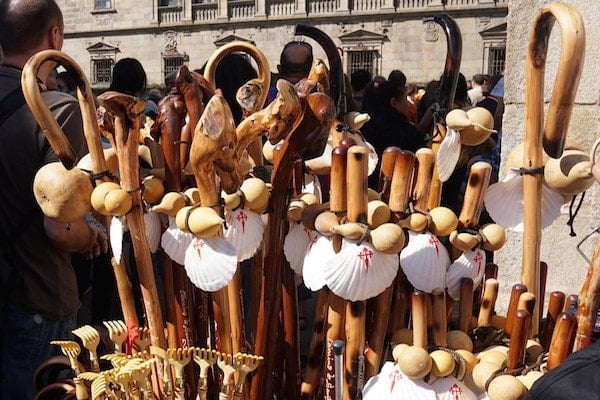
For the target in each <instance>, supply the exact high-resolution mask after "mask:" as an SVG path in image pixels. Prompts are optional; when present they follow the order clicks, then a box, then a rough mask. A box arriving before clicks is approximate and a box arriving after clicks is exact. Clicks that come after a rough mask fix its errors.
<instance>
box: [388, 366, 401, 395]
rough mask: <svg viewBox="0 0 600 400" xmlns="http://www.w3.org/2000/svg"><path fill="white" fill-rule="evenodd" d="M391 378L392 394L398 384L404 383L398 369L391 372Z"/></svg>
mask: <svg viewBox="0 0 600 400" xmlns="http://www.w3.org/2000/svg"><path fill="white" fill-rule="evenodd" d="M389 378H390V383H391V385H390V393H392V392H393V391H394V386H396V382H401V381H402V374H401V373H400V371H398V370H397V369H394V370H393V371H392V372H390V375H389Z"/></svg>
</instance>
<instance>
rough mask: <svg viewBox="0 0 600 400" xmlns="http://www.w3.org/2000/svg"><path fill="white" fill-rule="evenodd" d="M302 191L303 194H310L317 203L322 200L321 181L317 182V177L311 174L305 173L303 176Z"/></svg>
mask: <svg viewBox="0 0 600 400" xmlns="http://www.w3.org/2000/svg"><path fill="white" fill-rule="evenodd" d="M302 191H303V192H304V193H312V194H314V195H315V196H317V200H318V203H320V202H321V201H322V199H323V191H322V189H321V181H319V177H318V176H317V175H316V174H314V173H312V172H307V173H305V174H304V185H303V187H302Z"/></svg>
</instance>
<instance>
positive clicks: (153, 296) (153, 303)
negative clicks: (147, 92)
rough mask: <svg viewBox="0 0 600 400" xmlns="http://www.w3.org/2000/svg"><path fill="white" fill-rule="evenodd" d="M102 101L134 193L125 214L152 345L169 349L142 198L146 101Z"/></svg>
mask: <svg viewBox="0 0 600 400" xmlns="http://www.w3.org/2000/svg"><path fill="white" fill-rule="evenodd" d="M98 100H99V101H100V103H101V104H102V105H103V106H104V107H105V108H106V110H107V111H108V112H109V113H110V114H112V115H113V116H114V129H115V132H114V143H115V146H116V150H117V158H118V160H119V172H120V177H121V187H122V188H123V189H124V190H126V191H128V192H129V193H130V194H131V200H132V204H133V205H132V208H131V210H130V211H129V213H128V214H127V215H126V220H127V225H128V226H129V231H130V232H131V240H132V244H133V251H134V255H135V260H136V265H137V268H138V275H139V279H140V286H141V289H142V299H143V301H144V308H145V311H146V318H147V321H148V328H149V331H150V340H151V342H152V345H154V346H157V347H160V348H163V349H164V348H166V345H167V343H166V338H165V334H164V323H163V319H162V314H161V311H160V303H159V299H158V291H157V288H156V279H155V277H154V269H153V267H152V259H151V258H150V254H151V253H150V247H149V245H148V240H147V238H146V235H145V225H144V216H143V208H142V199H141V195H140V193H139V186H140V176H139V163H138V155H137V149H138V137H139V129H140V115H141V113H142V111H143V110H144V107H145V103H144V102H143V101H142V100H140V99H138V98H137V97H134V96H129V95H125V94H121V93H118V92H110V91H109V92H105V93H103V94H102V95H100V96H99V97H98Z"/></svg>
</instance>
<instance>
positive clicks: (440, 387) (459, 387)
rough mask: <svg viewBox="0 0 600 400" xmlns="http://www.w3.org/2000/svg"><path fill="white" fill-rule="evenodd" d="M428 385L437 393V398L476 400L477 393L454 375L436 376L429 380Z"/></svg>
mask: <svg viewBox="0 0 600 400" xmlns="http://www.w3.org/2000/svg"><path fill="white" fill-rule="evenodd" d="M429 385H430V386H431V387H432V388H433V390H435V392H436V393H437V398H438V400H477V398H478V397H477V395H476V394H475V393H473V391H472V390H471V389H469V388H468V387H467V385H465V383H464V382H461V381H459V380H458V379H456V378H455V377H454V376H452V375H450V376H447V377H444V378H437V379H433V380H431V381H429Z"/></svg>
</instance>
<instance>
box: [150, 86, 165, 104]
mask: <svg viewBox="0 0 600 400" xmlns="http://www.w3.org/2000/svg"><path fill="white" fill-rule="evenodd" d="M161 98H162V94H161V93H160V90H159V89H157V88H152V89H150V90H148V100H152V101H153V102H155V103H156V104H158V102H159V101H160V99H161Z"/></svg>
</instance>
